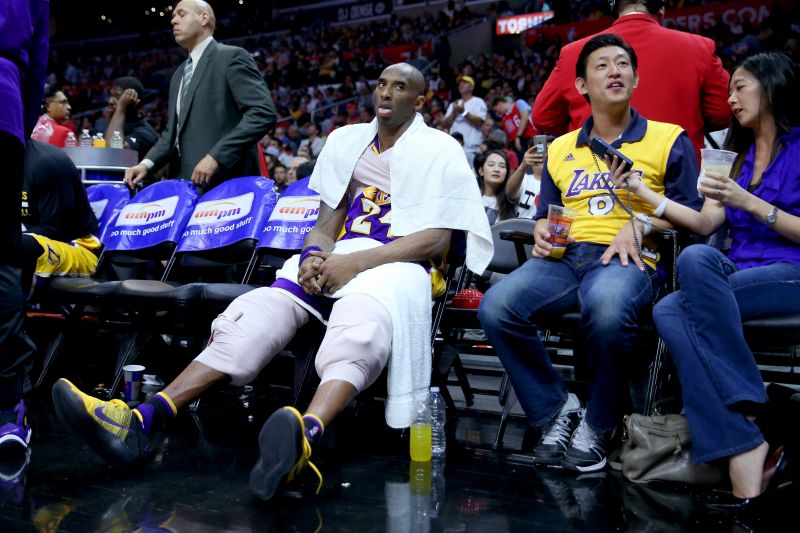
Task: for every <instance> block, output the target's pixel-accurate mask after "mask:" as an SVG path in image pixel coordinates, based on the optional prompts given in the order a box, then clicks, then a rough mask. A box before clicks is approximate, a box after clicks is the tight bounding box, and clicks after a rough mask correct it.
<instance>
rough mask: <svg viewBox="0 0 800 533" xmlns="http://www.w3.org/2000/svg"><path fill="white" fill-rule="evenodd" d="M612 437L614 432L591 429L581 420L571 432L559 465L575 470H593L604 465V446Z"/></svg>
mask: <svg viewBox="0 0 800 533" xmlns="http://www.w3.org/2000/svg"><path fill="white" fill-rule="evenodd" d="M613 437H614V432H613V431H611V432H605V433H601V432H598V431H595V430H593V429H592V428H590V427H589V425H588V424H587V423H586V420H581V422H580V424H579V425H578V429H576V430H575V433H573V434H572V440H571V441H570V443H569V448H568V449H567V451H566V453H565V454H564V459H563V460H562V461H561V465H562V466H563V467H564V468H568V469H569V470H575V471H577V472H595V471H597V470H602V469H603V468H605V466H606V462H607V458H606V455H607V453H606V448H607V447H608V444H609V443H610V442H611V439H612V438H613Z"/></svg>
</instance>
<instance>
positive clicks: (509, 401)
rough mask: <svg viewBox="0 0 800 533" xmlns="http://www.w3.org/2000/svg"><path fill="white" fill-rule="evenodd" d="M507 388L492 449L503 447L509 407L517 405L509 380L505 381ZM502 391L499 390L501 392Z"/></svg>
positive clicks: (515, 395) (509, 411)
mask: <svg viewBox="0 0 800 533" xmlns="http://www.w3.org/2000/svg"><path fill="white" fill-rule="evenodd" d="M507 386H508V390H507V392H505V394H506V401H505V404H504V405H503V413H502V414H501V415H500V427H498V428H497V437H496V438H495V440H494V446H493V449H495V450H499V449H501V448H502V447H503V436H504V435H505V433H506V426H507V425H508V415H509V414H511V409H513V408H514V406H515V405H517V394H516V393H515V392H514V387H512V386H511V382H510V381H508V382H507ZM502 392H503V391H501V393H502Z"/></svg>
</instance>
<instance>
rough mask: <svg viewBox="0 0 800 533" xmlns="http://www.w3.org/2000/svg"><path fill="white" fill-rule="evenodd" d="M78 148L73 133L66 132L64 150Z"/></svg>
mask: <svg viewBox="0 0 800 533" xmlns="http://www.w3.org/2000/svg"><path fill="white" fill-rule="evenodd" d="M76 146H78V139H77V137H75V134H74V133H73V132H71V131H70V132H67V138H66V139H64V148H75V147H76Z"/></svg>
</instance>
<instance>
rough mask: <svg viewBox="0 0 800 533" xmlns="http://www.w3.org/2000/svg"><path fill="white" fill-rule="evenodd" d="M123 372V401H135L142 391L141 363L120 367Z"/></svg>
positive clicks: (142, 375) (142, 368) (142, 372)
mask: <svg viewBox="0 0 800 533" xmlns="http://www.w3.org/2000/svg"><path fill="white" fill-rule="evenodd" d="M122 371H123V372H124V373H125V401H126V402H135V401H137V400H138V399H139V393H141V391H142V379H143V378H144V367H143V366H142V365H126V366H123V367H122Z"/></svg>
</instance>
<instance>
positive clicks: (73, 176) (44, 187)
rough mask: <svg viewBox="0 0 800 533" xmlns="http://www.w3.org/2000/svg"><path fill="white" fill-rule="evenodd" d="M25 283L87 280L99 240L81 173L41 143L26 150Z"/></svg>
mask: <svg viewBox="0 0 800 533" xmlns="http://www.w3.org/2000/svg"><path fill="white" fill-rule="evenodd" d="M21 209H22V211H21V217H22V224H23V225H24V226H25V228H24V229H23V233H22V240H21V256H22V268H23V280H22V283H23V285H24V287H25V289H27V287H28V284H29V283H31V279H32V278H31V275H32V274H36V275H37V276H41V277H50V276H89V275H90V274H91V273H92V272H94V269H95V267H96V266H97V254H98V253H99V251H100V240H99V239H98V238H97V236H96V234H97V231H98V228H97V218H95V215H94V212H93V211H92V206H91V205H90V204H89V198H88V197H87V196H86V190H85V188H84V186H83V183H81V177H80V173H79V172H78V169H77V168H76V167H75V165H74V164H73V163H72V161H71V160H70V159H69V157H67V156H66V154H65V153H64V152H63V150H61V149H59V148H57V147H55V146H52V145H49V144H45V143H42V142H39V141H34V140H30V141H28V143H27V144H26V145H25V179H24V182H23V186H22V207H21Z"/></svg>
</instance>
